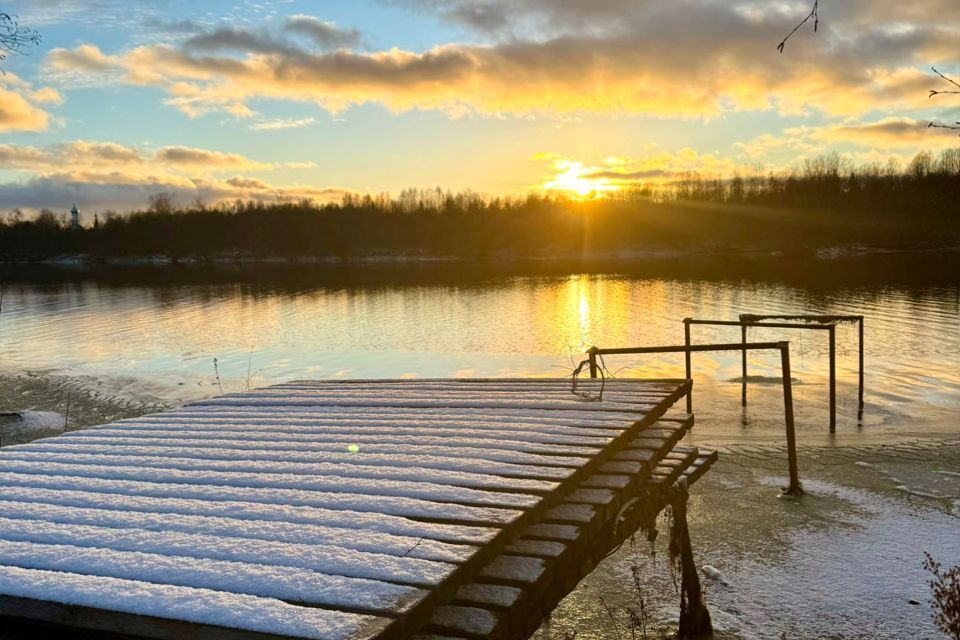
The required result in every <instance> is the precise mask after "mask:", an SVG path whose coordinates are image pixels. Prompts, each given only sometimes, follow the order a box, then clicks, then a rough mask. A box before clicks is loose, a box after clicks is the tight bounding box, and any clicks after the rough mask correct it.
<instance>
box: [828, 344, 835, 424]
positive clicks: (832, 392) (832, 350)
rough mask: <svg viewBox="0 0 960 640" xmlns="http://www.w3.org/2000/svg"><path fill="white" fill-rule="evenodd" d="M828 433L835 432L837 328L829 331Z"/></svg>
mask: <svg viewBox="0 0 960 640" xmlns="http://www.w3.org/2000/svg"><path fill="white" fill-rule="evenodd" d="M828 333H829V335H830V433H836V432H837V328H836V326H831V327H830V331H829V332H828Z"/></svg>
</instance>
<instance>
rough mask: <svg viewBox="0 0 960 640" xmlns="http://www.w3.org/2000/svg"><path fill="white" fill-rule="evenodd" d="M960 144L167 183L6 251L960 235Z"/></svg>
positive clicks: (107, 252)
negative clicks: (566, 191) (484, 177)
mask: <svg viewBox="0 0 960 640" xmlns="http://www.w3.org/2000/svg"><path fill="white" fill-rule="evenodd" d="M958 203H960V149H951V150H947V151H944V152H943V153H942V154H940V155H939V157H936V158H935V157H933V156H932V155H931V154H929V153H921V154H918V155H917V156H916V157H915V158H914V159H913V160H912V161H911V162H910V163H909V164H908V165H907V166H906V167H899V166H896V165H893V164H888V165H883V166H881V165H872V166H858V167H855V166H852V165H850V164H849V163H847V162H845V161H844V160H842V159H841V158H840V157H839V156H837V155H828V156H824V157H821V158H817V159H814V160H809V161H807V162H804V163H803V164H802V165H800V166H799V167H797V168H796V169H794V170H792V171H790V172H788V173H781V174H769V175H766V176H759V175H751V176H741V175H734V176H732V177H726V178H723V177H714V178H711V177H708V176H703V175H700V174H689V175H687V176H684V177H682V178H681V179H679V180H676V181H675V182H673V183H671V184H668V185H663V184H660V185H638V186H634V187H632V188H629V189H624V190H621V191H619V192H616V193H615V194H614V195H612V196H610V197H605V198H598V199H587V200H577V199H572V198H568V197H564V196H558V195H547V194H535V193H534V194H530V195H527V196H525V197H507V198H497V197H494V198H491V197H484V196H481V195H478V194H476V193H472V192H463V193H451V192H447V191H443V190H440V189H427V190H417V189H407V190H404V191H403V192H401V193H400V194H399V195H398V196H396V197H391V196H389V195H376V196H373V195H355V194H348V195H346V196H344V198H343V199H342V200H341V201H340V202H334V203H324V204H320V203H315V202H312V201H308V200H304V201H290V200H287V199H283V198H281V199H279V200H278V201H274V202H260V201H235V202H231V203H221V204H218V205H216V206H204V205H203V204H201V203H195V204H193V205H190V206H177V205H176V203H175V202H173V200H172V199H171V198H170V197H169V196H167V195H164V194H158V195H156V196H153V197H152V198H151V200H150V203H149V206H147V207H146V208H145V209H144V210H142V211H135V212H132V213H128V214H123V215H120V214H116V213H111V212H104V213H103V214H101V215H98V217H97V220H98V222H97V224H96V225H88V226H86V227H84V228H80V229H71V228H70V226H69V224H68V223H67V218H66V215H65V214H56V213H54V212H52V211H49V210H42V211H41V212H40V213H39V215H36V216H27V215H24V214H23V213H22V212H19V211H17V210H14V211H11V212H9V213H8V214H7V215H6V216H4V217H3V219H2V220H0V260H5V261H12V260H37V259H49V258H56V257H59V256H70V255H82V256H85V257H88V258H90V259H94V260H96V259H109V258H124V257H144V256H165V257H166V258H169V259H173V260H184V259H196V260H201V261H202V260H206V259H210V258H228V259H229V258H231V257H234V258H246V257H250V258H263V257H291V258H301V257H303V258H307V257H320V258H335V259H336V258H355V257H370V256H384V255H388V256H414V257H425V256H454V257H464V258H496V257H550V256H563V257H571V256H574V257H575V256H580V255H597V254H604V253H616V252H627V253H629V252H637V251H662V250H668V251H673V250H680V251H683V250H691V249H706V250H723V251H726V250H732V251H752V250H757V251H770V250H778V251H782V250H805V249H818V248H822V247H828V246H837V245H866V246H881V247H905V246H916V247H925V246H944V245H956V244H960V237H958V236H960V220H958V215H960V214H958V212H960V206H958Z"/></svg>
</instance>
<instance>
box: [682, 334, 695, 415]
mask: <svg viewBox="0 0 960 640" xmlns="http://www.w3.org/2000/svg"><path fill="white" fill-rule="evenodd" d="M683 337H684V345H686V347H687V351H686V352H685V353H684V354H683V355H684V359H685V362H686V365H687V370H686V371H687V380H692V379H693V373H692V368H691V366H690V318H684V319H683ZM687 413H688V414H689V413H693V388H692V387H691V388H690V390H689V391H687Z"/></svg>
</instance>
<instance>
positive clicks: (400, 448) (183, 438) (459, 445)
mask: <svg viewBox="0 0 960 640" xmlns="http://www.w3.org/2000/svg"><path fill="white" fill-rule="evenodd" d="M81 433H82V434H84V435H82V436H78V434H81ZM59 438H63V440H72V439H75V438H76V439H80V438H82V439H83V441H84V442H86V443H88V444H89V443H97V444H103V445H109V444H112V443H114V442H116V443H118V444H132V445H143V444H145V443H150V444H154V445H157V446H163V443H167V444H168V445H170V444H173V445H179V446H197V447H225V446H227V447H228V446H231V445H232V446H234V447H242V446H245V447H247V448H253V449H257V448H262V449H268V450H269V449H281V450H294V451H296V450H300V451H337V452H340V453H350V452H351V449H350V447H351V445H352V446H355V447H359V449H360V450H361V451H369V452H373V453H393V452H398V453H402V452H407V451H411V450H413V451H417V450H423V451H425V452H426V451H432V452H434V453H435V455H443V454H448V455H451V456H453V457H483V454H484V451H486V450H487V449H493V450H495V451H499V452H501V453H496V454H492V455H498V456H500V457H499V458H493V459H502V458H503V455H504V454H503V453H502V452H503V451H507V452H513V453H532V454H538V455H541V456H553V455H557V456H565V457H580V458H589V457H591V456H594V455H596V453H597V451H598V449H600V447H596V446H581V445H562V444H543V443H538V442H524V441H521V440H508V441H504V440H492V439H483V438H459V437H449V436H447V437H435V438H419V437H410V436H394V437H366V436H361V435H358V436H354V437H352V438H351V439H350V440H349V441H346V439H345V438H320V437H315V436H300V437H295V436H283V437H280V438H276V437H274V438H273V439H272V441H270V442H266V441H264V439H263V438H256V437H250V436H249V435H245V434H242V433H237V434H232V433H223V434H219V435H218V434H196V435H193V436H190V437H187V434H183V433H178V434H177V442H176V443H171V440H170V435H169V434H162V435H156V436H151V435H149V434H144V433H138V434H126V435H122V434H121V435H116V434H114V435H110V434H105V433H104V432H103V431H102V430H97V431H96V432H90V433H84V432H82V431H72V432H70V433H69V434H67V435H64V436H59ZM59 438H58V439H59ZM451 449H459V450H460V451H459V452H458V451H452V452H451V451H450V450H451ZM464 449H468V450H469V451H463V450H464ZM526 459H528V460H529V459H531V458H526ZM564 462H565V464H568V461H564ZM536 463H537V464H546V463H547V459H546V458H540V459H539V460H537V462H536Z"/></svg>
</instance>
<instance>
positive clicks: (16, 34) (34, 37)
mask: <svg viewBox="0 0 960 640" xmlns="http://www.w3.org/2000/svg"><path fill="white" fill-rule="evenodd" d="M38 44H40V32H39V31H37V30H36V29H30V28H29V27H24V26H23V25H21V24H20V22H19V21H18V20H17V17H16V16H11V15H10V14H9V13H4V12H3V11H0V62H2V61H3V60H5V59H6V57H7V56H8V55H11V54H12V55H17V54H22V53H25V51H26V49H28V48H29V47H32V46H37V45H38ZM0 72H2V70H0Z"/></svg>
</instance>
